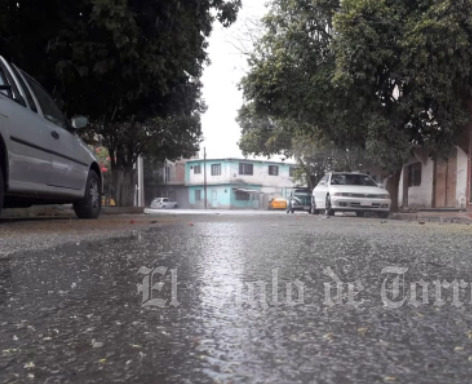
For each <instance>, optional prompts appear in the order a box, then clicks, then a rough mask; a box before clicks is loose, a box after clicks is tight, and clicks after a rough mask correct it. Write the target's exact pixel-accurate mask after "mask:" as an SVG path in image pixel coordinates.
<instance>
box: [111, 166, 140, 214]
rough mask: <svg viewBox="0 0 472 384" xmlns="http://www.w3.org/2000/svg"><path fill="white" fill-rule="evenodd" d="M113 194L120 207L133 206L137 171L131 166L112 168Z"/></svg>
mask: <svg viewBox="0 0 472 384" xmlns="http://www.w3.org/2000/svg"><path fill="white" fill-rule="evenodd" d="M111 172H112V182H113V196H114V198H115V203H116V205H117V206H119V207H132V206H133V204H134V192H135V188H134V185H135V180H134V179H135V171H134V169H133V168H132V167H131V168H126V167H116V168H112V170H111Z"/></svg>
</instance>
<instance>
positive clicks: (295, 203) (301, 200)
mask: <svg viewBox="0 0 472 384" xmlns="http://www.w3.org/2000/svg"><path fill="white" fill-rule="evenodd" d="M310 208H311V191H310V189H309V188H295V189H294V190H293V191H292V193H291V195H290V197H289V204H288V208H287V209H288V211H289V212H291V213H294V211H306V212H310Z"/></svg>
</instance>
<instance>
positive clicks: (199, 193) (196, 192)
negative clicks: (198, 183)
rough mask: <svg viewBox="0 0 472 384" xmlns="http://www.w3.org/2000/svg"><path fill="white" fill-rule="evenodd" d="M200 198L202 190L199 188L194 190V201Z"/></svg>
mask: <svg viewBox="0 0 472 384" xmlns="http://www.w3.org/2000/svg"><path fill="white" fill-rule="evenodd" d="M201 200H202V191H201V190H200V189H197V190H196V191H195V201H201Z"/></svg>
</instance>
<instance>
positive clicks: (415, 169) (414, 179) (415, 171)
mask: <svg viewBox="0 0 472 384" xmlns="http://www.w3.org/2000/svg"><path fill="white" fill-rule="evenodd" d="M421 168H422V167H421V163H414V164H410V165H409V166H408V187H419V186H420V185H421Z"/></svg>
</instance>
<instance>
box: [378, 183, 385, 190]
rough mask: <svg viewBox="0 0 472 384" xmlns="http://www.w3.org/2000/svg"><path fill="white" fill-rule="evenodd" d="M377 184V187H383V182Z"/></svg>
mask: <svg viewBox="0 0 472 384" xmlns="http://www.w3.org/2000/svg"><path fill="white" fill-rule="evenodd" d="M377 186H378V187H379V188H383V189H385V183H377Z"/></svg>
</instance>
